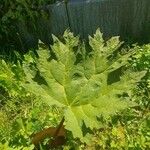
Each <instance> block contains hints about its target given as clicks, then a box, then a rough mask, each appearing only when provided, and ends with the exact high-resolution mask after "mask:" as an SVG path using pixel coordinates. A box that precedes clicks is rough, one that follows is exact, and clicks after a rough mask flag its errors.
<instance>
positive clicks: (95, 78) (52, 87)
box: [22, 29, 145, 139]
mask: <svg viewBox="0 0 150 150" xmlns="http://www.w3.org/2000/svg"><path fill="white" fill-rule="evenodd" d="M53 41H54V43H53V45H51V50H52V52H53V53H54V54H55V58H54V57H52V56H51V53H50V51H49V50H47V49H45V48H39V50H38V51H37V53H38V57H37V58H34V59H32V57H30V55H26V56H25V58H26V61H24V62H23V69H24V72H25V75H26V82H25V83H23V84H22V85H23V87H24V88H25V89H27V90H28V91H29V92H30V93H32V94H34V95H35V96H37V97H38V98H39V99H40V100H42V101H44V102H46V103H47V104H48V105H51V106H56V107H58V108H61V110H62V114H63V120H64V122H63V124H64V126H65V129H66V130H69V131H71V132H72V134H73V136H74V138H81V139H82V138H83V132H82V126H83V124H84V125H85V126H86V127H87V128H90V129H94V128H100V127H101V123H100V117H101V116H103V117H108V116H110V115H113V114H115V113H116V112H117V111H120V110H122V109H125V108H128V107H130V106H133V104H132V102H131V101H130V99H131V92H132V89H133V88H134V86H135V85H136V83H137V82H138V81H139V80H140V79H141V78H142V77H143V76H144V74H145V72H133V71H132V70H131V69H129V63H128V58H129V57H130V56H131V54H132V52H130V51H129V52H128V53H123V54H122V53H121V52H120V51H119V50H118V49H119V48H120V46H121V44H122V43H121V42H120V41H119V37H113V38H111V39H109V40H108V41H104V40H103V37H102V33H101V32H100V30H99V29H98V30H97V31H96V33H95V34H94V36H93V37H91V36H89V46H85V44H84V43H82V42H80V40H79V37H75V36H73V34H72V33H70V32H69V31H66V32H65V33H64V35H63V40H62V41H61V40H59V39H58V38H57V37H56V36H54V35H53ZM87 47H88V48H90V51H89V50H87ZM79 56H80V59H79ZM117 70H121V71H120V72H121V73H118V74H119V75H118V80H117V81H113V82H108V80H109V78H110V76H111V74H112V73H113V72H115V71H117ZM37 76H39V78H42V81H43V82H39V81H38V80H37ZM41 111H42V110H41Z"/></svg>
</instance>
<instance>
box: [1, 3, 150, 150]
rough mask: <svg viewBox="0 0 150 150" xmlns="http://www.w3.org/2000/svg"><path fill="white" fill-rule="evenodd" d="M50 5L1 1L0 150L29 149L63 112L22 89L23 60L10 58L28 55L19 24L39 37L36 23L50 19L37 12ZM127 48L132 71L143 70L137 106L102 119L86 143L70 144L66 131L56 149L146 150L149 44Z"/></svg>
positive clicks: (149, 108)
mask: <svg viewBox="0 0 150 150" xmlns="http://www.w3.org/2000/svg"><path fill="white" fill-rule="evenodd" d="M54 2H55V1H53V0H51V1H48V0H33V1H32V0H22V1H20V0H1V2H0V8H1V9H0V18H1V20H0V54H1V55H0V56H1V59H0V150H21V149H23V150H32V149H34V145H33V144H32V143H31V135H32V134H33V133H36V132H38V131H41V130H42V129H43V128H47V127H50V126H54V127H56V126H57V125H58V123H59V120H60V117H61V113H60V110H59V109H58V108H55V107H50V106H48V105H46V104H45V103H43V102H42V101H39V100H37V99H36V97H35V96H34V95H30V94H28V92H26V91H25V89H23V88H22V87H21V86H20V84H21V81H22V80H24V73H23V71H22V60H24V57H23V56H22V55H20V54H18V53H14V52H15V50H18V51H20V53H24V52H25V51H26V49H25V47H24V43H22V40H21V38H20V35H19V34H18V28H17V25H18V23H19V22H22V21H23V22H25V24H26V25H27V30H28V31H29V32H34V33H35V35H36V34H38V30H37V27H36V21H37V18H38V17H39V16H40V17H41V16H42V17H48V16H47V13H46V12H43V11H41V7H43V6H44V5H46V4H50V3H54ZM39 12H40V13H39ZM29 22H32V24H29ZM31 28H32V31H30V29H31ZM36 36H37V35H36ZM87 47H88V46H87ZM125 47H126V50H127V51H128V50H129V49H133V47H134V49H135V51H136V53H135V54H134V55H132V57H130V58H129V60H128V61H129V62H130V64H131V66H132V68H133V69H134V70H136V71H137V70H138V71H147V74H146V75H145V77H144V78H142V80H141V81H140V82H139V84H138V86H137V87H136V88H135V89H134V94H133V96H132V101H135V102H136V103H137V104H138V106H136V107H134V108H128V109H126V110H124V111H122V112H119V113H117V114H116V115H114V116H113V117H109V118H108V119H104V120H103V123H104V124H105V126H104V127H103V128H100V129H99V130H93V131H92V132H91V135H90V136H89V140H88V141H87V142H86V144H85V143H83V142H81V141H80V140H78V139H74V138H73V137H72V135H71V133H70V132H68V133H67V142H66V144H65V145H64V146H63V147H60V148H57V149H64V150H69V149H75V150H81V149H83V150H96V149H97V150H99V149H102V150H103V149H104V150H109V149H110V150H111V149H115V150H117V149H118V150H120V149H123V150H124V149H131V150H149V149H150V44H145V45H142V46H141V45H140V46H139V45H138V44H136V45H130V46H128V45H126V46H125ZM34 48H35V49H36V48H37V47H34ZM12 50H13V53H12ZM12 58H13V59H12ZM3 59H5V61H4V60H3ZM16 74H17V76H16ZM14 75H15V76H14ZM41 110H42V111H41ZM46 143H47V139H45V141H43V142H42V144H41V146H40V149H41V150H42V149H47V148H46Z"/></svg>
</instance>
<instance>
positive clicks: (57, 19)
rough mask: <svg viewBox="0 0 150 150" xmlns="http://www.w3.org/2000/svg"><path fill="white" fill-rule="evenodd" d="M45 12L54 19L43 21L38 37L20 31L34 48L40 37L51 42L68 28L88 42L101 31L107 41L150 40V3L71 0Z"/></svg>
mask: <svg viewBox="0 0 150 150" xmlns="http://www.w3.org/2000/svg"><path fill="white" fill-rule="evenodd" d="M45 9H47V10H48V11H49V14H50V18H49V19H48V20H43V19H40V18H39V23H38V30H39V34H38V37H34V35H33V33H29V32H28V33H26V34H25V33H24V32H23V31H22V30H24V28H21V29H20V34H21V38H22V40H27V39H28V41H30V42H29V43H31V45H32V44H36V42H37V38H40V39H41V40H43V41H44V42H46V43H49V42H50V41H49V37H51V34H55V35H57V36H60V35H62V34H63V32H64V31H65V30H66V29H67V28H70V30H71V31H72V32H74V34H75V35H80V37H81V38H82V39H87V37H88V35H92V34H93V33H95V31H96V29H97V28H100V29H101V31H102V32H103V33H104V36H105V37H106V38H107V37H111V36H114V35H119V36H121V37H122V38H133V39H146V40H147V41H148V40H149V39H150V0H69V2H68V3H65V2H59V3H56V4H53V5H50V6H46V8H45ZM26 31H27V30H26ZM22 33H24V34H22ZM27 35H28V36H27ZM25 36H27V37H25ZM34 38H36V40H35V39H34ZM29 39H30V40H29ZM25 43H26V44H28V42H26V41H25Z"/></svg>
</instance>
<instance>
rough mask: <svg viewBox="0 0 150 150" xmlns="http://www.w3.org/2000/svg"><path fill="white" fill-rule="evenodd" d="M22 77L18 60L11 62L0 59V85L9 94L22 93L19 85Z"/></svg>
mask: <svg viewBox="0 0 150 150" xmlns="http://www.w3.org/2000/svg"><path fill="white" fill-rule="evenodd" d="M23 77H24V73H23V70H22V69H21V65H20V63H19V62H18V63H17V64H11V63H6V62H5V61H4V60H0V87H3V88H4V89H5V91H7V92H8V94H9V95H10V96H16V95H19V94H22V96H23V95H24V93H25V92H21V91H23V89H22V87H21V86H20V82H21V80H23Z"/></svg>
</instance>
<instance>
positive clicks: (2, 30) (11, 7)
mask: <svg viewBox="0 0 150 150" xmlns="http://www.w3.org/2000/svg"><path fill="white" fill-rule="evenodd" d="M55 1H56V0H1V2H0V7H1V9H0V48H1V51H2V49H4V51H6V50H7V49H8V50H10V49H11V50H12V49H13V50H16V49H17V50H18V49H23V45H22V41H21V35H20V34H19V32H20V31H19V29H18V25H19V24H20V23H21V22H24V24H25V27H26V28H27V32H30V31H31V29H32V31H34V33H37V32H38V29H37V26H36V24H37V22H36V20H37V18H46V17H47V13H46V11H43V10H42V7H44V6H45V5H48V4H51V3H54V2H55Z"/></svg>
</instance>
